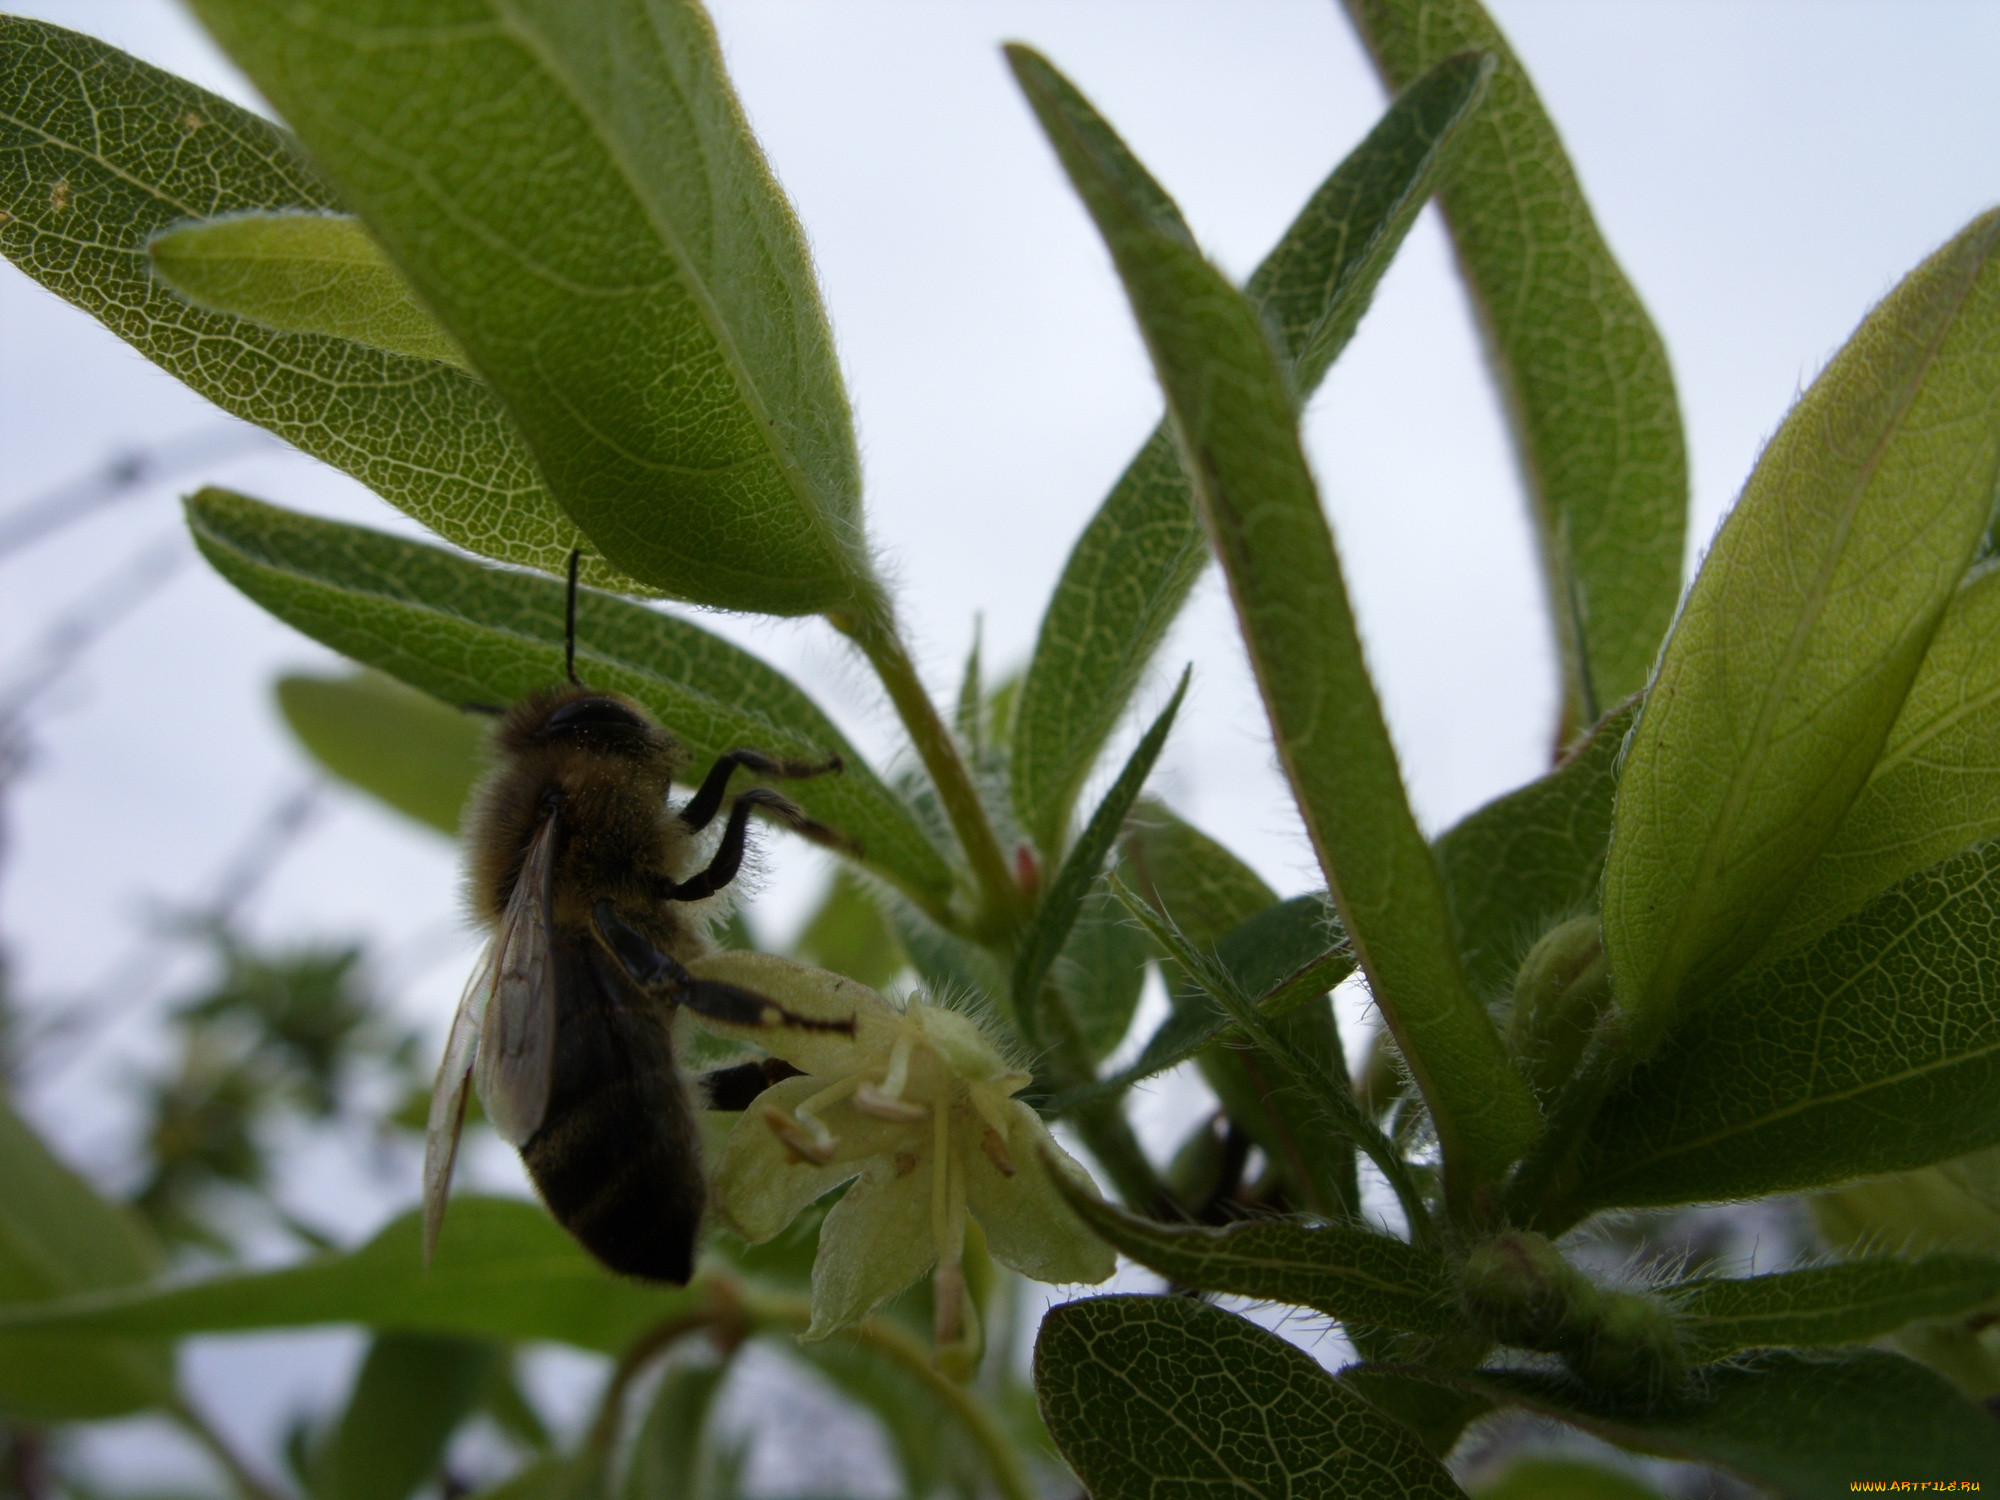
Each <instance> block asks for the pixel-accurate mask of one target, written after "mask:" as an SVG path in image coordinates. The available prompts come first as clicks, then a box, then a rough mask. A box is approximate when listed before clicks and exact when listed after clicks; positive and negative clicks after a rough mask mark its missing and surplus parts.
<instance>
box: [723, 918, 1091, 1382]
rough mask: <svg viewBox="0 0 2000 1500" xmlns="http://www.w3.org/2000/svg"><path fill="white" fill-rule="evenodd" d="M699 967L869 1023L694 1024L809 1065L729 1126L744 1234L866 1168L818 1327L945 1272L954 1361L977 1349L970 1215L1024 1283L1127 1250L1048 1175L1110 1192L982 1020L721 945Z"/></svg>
mask: <svg viewBox="0 0 2000 1500" xmlns="http://www.w3.org/2000/svg"><path fill="white" fill-rule="evenodd" d="M689 967H690V968H691V969H693V970H694V971H695V972H696V973H697V974H698V975H700V976H701V977H703V978H706V979H720V980H726V981H727V982H729V983H731V984H736V985H741V986H742V987H743V988H744V989H746V990H751V991H754V992H755V993H757V994H761V995H767V996H769V997H770V998H771V999H773V1000H775V1001H777V1002H778V1003H779V1004H780V1005H782V1006H784V1007H785V1008H786V1009H788V1010H790V1011H792V1012H793V1013H794V1014H797V1015H800V1016H803V1017H807V1018H810V1019H812V1020H817V1021H844V1020H846V1019H847V1018H849V1017H852V1018H853V1021H854V1027H853V1030H852V1032H842V1031H814V1030H806V1029H802V1028H798V1027H790V1026H774V1027H748V1026H731V1025H728V1024H725V1023H719V1022H715V1021H712V1020H709V1019H708V1018H706V1017H697V1018H696V1020H697V1021H698V1023H699V1024H701V1025H703V1026H705V1027H707V1028H708V1029H709V1030H711V1031H714V1032H716V1033H718V1034H720V1035H724V1036H729V1037H732V1038H736V1039H739V1040H742V1041H746V1042H751V1043H754V1044H755V1045H756V1046H759V1047H761V1048H763V1049H764V1050H765V1051H767V1052H769V1053H771V1054H772V1055H773V1056H775V1057H781V1058H783V1059H784V1060H785V1061H786V1062H788V1063H790V1064H791V1065H792V1066H793V1067H795V1068H798V1069H800V1070H802V1071H803V1073H804V1074H805V1076H804V1077H801V1078H788V1079H786V1080H784V1081H783V1082H782V1083H779V1084H776V1085H775V1086H773V1087H772V1088H770V1089H768V1090H766V1091H765V1092H764V1093H763V1094H762V1095H760V1096H759V1097H758V1099H757V1101H756V1102H755V1103H754V1104H752V1105H751V1107H750V1108H749V1109H748V1110H746V1111H745V1112H744V1114H743V1117H742V1118H741V1119H740V1120H739V1121H738V1122H737V1124H736V1126H735V1128H734V1129H733V1130H732V1131H731V1132H730V1135H729V1140H728V1143H727V1144H726V1146H725V1147H724V1148H723V1151H722V1156H721V1160H720V1161H719V1162H718V1163H717V1164H716V1165H715V1168H714V1172H713V1182H712V1187H713V1191H714V1198H713V1206H714V1209H715V1211H716V1213H717V1214H718V1216H719V1217H720V1219H721V1220H722V1222H723V1223H724V1224H725V1225H726V1226H727V1227H728V1228H730V1229H731V1230H733V1231H734V1232H735V1233H737V1234H740V1235H742V1236H743V1238H744V1239H746V1240H748V1241H750V1242H751V1243H752V1244H757V1243H760V1242H761V1241H764V1240H768V1239H770V1238H771V1237H772V1236H773V1235H775V1234H777V1233H779V1232H780V1231H781V1230H783V1229H784V1228H785V1226H786V1225H788V1224H790V1223H791V1222H792V1220H793V1218H794V1217H795V1216H797V1214H798V1213H799V1211H800V1210H801V1209H804V1208H805V1207H806V1206H807V1205H809V1204H811V1203H813V1202H814V1201H816V1200H817V1199H819V1198H820V1197H822V1196H824V1195H825V1194H826V1193H828V1192H830V1191H831V1190H832V1189H834V1188H836V1187H838V1186H839V1185H840V1184H841V1183H843V1182H847V1181H849V1180H851V1179H857V1178H858V1179H859V1180H858V1181H855V1182H854V1185H853V1186H852V1187H850V1188H849V1189H848V1190H847V1194H846V1196H845V1197H843V1198H842V1199H841V1200H840V1202H839V1203H837V1204H835V1205H834V1207H833V1209H832V1211H831V1212H829V1213H828V1214H827V1216H826V1222H825V1223H824V1224H823V1225H822V1226H821V1228H820V1235H819V1254H818V1257H817V1258H816V1259H815V1260H814V1261H813V1274H812V1326H811V1327H810V1328H809V1329H808V1330H807V1331H806V1333H805V1335H804V1336H805V1337H806V1338H808V1339H820V1338H825V1337H826V1336H827V1335H828V1334H830V1333H833V1332H835V1331H837V1330H838V1329H841V1328H844V1327H846V1326H847V1325H848V1324H850V1323H854V1322H857V1321H859V1320H860V1319H862V1318H865V1317H866V1316H868V1314H869V1313H871V1312H872V1311H874V1310H875V1308H877V1307H878V1306H880V1305H881V1304H882V1303H883V1302H885V1301H886V1300H888V1299H889V1298H890V1297H893V1296H894V1295H895V1294H896V1293H897V1292H900V1291H902V1290H903V1288H904V1287H906V1286H908V1285H909V1284H910V1283H911V1282H913V1281H915V1280H916V1279H917V1278H918V1277H919V1276H921V1275H923V1274H924V1273H925V1272H926V1271H929V1270H931V1269H932V1267H933V1266H935V1267H936V1276H935V1284H934V1290H935V1293H936V1296H935V1301H936V1305H937V1309H938V1311H937V1335H938V1337H937V1344H938V1350H939V1355H940V1359H941V1360H944V1361H948V1362H951V1363H957V1364H961V1365H962V1364H963V1363H964V1362H965V1360H966V1357H967V1356H971V1357H973V1358H976V1353H977V1349H978V1328H977V1322H976V1319H975V1318H974V1316H973V1313H972V1308H971V1304H970V1301H969V1299H968V1298H967V1297H966V1295H965V1282H964V1276H963V1273H962V1271H961V1269H960V1261H961V1256H962V1255H963V1252H964V1247H965V1218H966V1215H967V1214H968V1213H970V1214H971V1215H972V1217H973V1218H975V1219H977V1220H978V1221H979V1225H980V1227H981V1228H982V1229H983V1230H984V1231H985V1235H986V1245H987V1249H988V1250H989V1251H990V1252H991V1253H992V1255H993V1258H994V1259H995V1260H998V1261H999V1262H1000V1263H1001V1264H1003V1265H1007V1266H1012V1267H1013V1268H1014V1269H1015V1270H1017V1271H1019V1272H1021V1273H1022V1274H1023V1275H1024V1276H1031V1277H1033V1278H1034V1279H1035V1280H1037V1281H1050V1282H1098V1281H1102V1280H1104V1279H1105V1278H1106V1277H1107V1276H1109V1275H1110V1274H1111V1272H1112V1268H1113V1266H1114V1264H1115V1261H1116V1257H1115V1255H1114V1254H1113V1252H1112V1250H1111V1248H1110V1247H1109V1246H1108V1245H1106V1244H1105V1243H1104V1242H1103V1241H1102V1240H1100V1239H1099V1238H1098V1237H1097V1236H1096V1235H1094V1234H1092V1233H1091V1231H1090V1230H1089V1229H1087V1228H1086V1227H1085V1226H1084V1224H1083V1221H1082V1220H1080V1219H1079V1218H1078V1217H1077V1216H1076V1214H1075V1213H1074V1212H1073V1211H1072V1210H1071V1209H1070V1207H1069V1205H1068V1204H1067V1203H1066V1202H1064V1201H1063V1197H1062V1194H1061V1193H1060V1192H1059V1191H1058V1190H1057V1188H1056V1184H1055V1182H1054V1180H1053V1179H1052V1177H1051V1175H1050V1174H1051V1173H1060V1174H1062V1175H1063V1176H1064V1177H1065V1178H1067V1179H1068V1180H1069V1182H1070V1183H1071V1184H1072V1185H1073V1188H1074V1189H1076V1190H1080V1191H1083V1192H1086V1193H1090V1194H1093V1195H1094V1194H1095V1193H1096V1188H1095V1187H1094V1186H1093V1185H1092V1184H1091V1181H1090V1178H1089V1176H1088V1174H1086V1173H1085V1172H1084V1170H1083V1168H1082V1167H1080V1166H1078V1165H1077V1163H1076V1161H1075V1160H1074V1159H1073V1158H1071V1157H1070V1156H1069V1154H1068V1153H1067V1152H1065V1151H1064V1150H1063V1149H1062V1148H1061V1147H1060V1146H1058V1145H1057V1144H1056V1143H1055V1141H1054V1139H1053V1138H1052V1137H1051V1136H1050V1135H1049V1132H1048V1128H1047V1127H1046V1126H1045V1125H1043V1124H1042V1121H1041V1117H1040V1116H1039V1115H1037V1114H1036V1113H1035V1112H1034V1111H1033V1110H1032V1109H1030V1108H1029V1107H1028V1106H1027V1105H1025V1104H1023V1103H1021V1101H1020V1100H1018V1099H1016V1098H1014V1097H1013V1096H1014V1094H1015V1093H1017V1092H1018V1091H1019V1090H1020V1089H1022V1088H1023V1087H1025V1086H1026V1085H1027V1083H1028V1082H1029V1075H1028V1074H1027V1073H1024V1072H1021V1071H1019V1070H1017V1069H1016V1068H1014V1067H1013V1066H1011V1065H1010V1064H1009V1062H1008V1061H1007V1059H1006V1058H1005V1057H1003V1056H1002V1055H1001V1053H1000V1051H999V1049H998V1048H996V1047H995V1046H994V1044H993V1042H992V1041H991V1040H990V1039H989V1038H988V1037H987V1036H986V1034H985V1033H984V1032H983V1031H981V1029H980V1027H979V1025H978V1023H977V1022H976V1021H974V1020H973V1019H972V1018H971V1017H969V1016H966V1015H964V1014H962V1013H960V1012H958V1011H955V1010H946V1009H944V1008H942V1007H940V1006H935V1005H929V1004H925V1003H924V1002H922V1001H918V1000H912V1001H911V1002H910V1003H909V1004H908V1005H907V1006H905V1007H900V1008H899V1007H897V1006H896V1005H893V1004H891V1003H890V1002H889V1001H888V1000H886V999H884V998H883V997H882V996H881V995H879V994H877V993H876V992H875V991H874V990H872V989H869V988H868V987H867V986H865V985H861V984H856V983H855V982H854V981H853V980H850V979H843V978H841V977H840V976H839V975H836V974H830V973H828V972H827V971H826V970H824V969H815V968H811V967H809V966H807V965H805V964H798V963H793V962H791V961H790V960H788V959H782V958H776V957H773V956H772V955H770V954H766V953H741V952H736V953H720V954H715V955H713V956H711V957H708V958H704V959H701V960H699V961H697V962H695V963H693V964H691V965H689ZM953 1351H956V1354H957V1358H955V1359H954V1358H952V1355H953Z"/></svg>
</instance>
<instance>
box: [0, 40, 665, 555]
mask: <svg viewBox="0 0 2000 1500" xmlns="http://www.w3.org/2000/svg"><path fill="white" fill-rule="evenodd" d="M338 206H339V205H338V202H337V200H336V198H335V196H334V194H333V190H332V189H331V188H330V187H328V186H327V184H326V183H325V182H324V181H323V180H322V179H321V178H320V177H319V176H318V174H317V173H315V172H314V171H313V170H312V169H311V168H310V167H309V166H307V165H306V164H305V163H304V162H303V161H302V160H300V158H299V157H298V155H297V153H296V150H295V143H294V142H293V141H292V139H291V137H289V136H288V135H286V134H285V132H284V131H282V130H280V129H278V128H277V127H276V126H274V125H272V124H271V123H270V122H268V121H266V120H263V119H260V118H259V117H257V116H256V115H253V114H251V113H249V112H248V111H247V110H243V109H239V108H237V106H235V105H234V104H231V103H230V102H229V101H228V100H226V99H223V98H221V97H219V96H217V95H215V94H211V93H209V92H208V91H207V90H206V89H199V88H196V87H195V86H194V85H193V84H191V83H188V82H187V81H185V80H184V79H180V78H176V77H174V76H173V75H172V74H171V73H163V72H161V71H160V70H159V69H158V68H154V67H149V66H148V65H147V64H145V63H142V62H140V61H139V60H138V59H137V58H134V57H129V56H127V55H126V54H125V53H123V52H120V51H118V50H116V49H115V48H112V47H107V46H106V45H105V44H104V43H102V42H100V41H97V40H96V39H94V38H92V37H86V36H80V35H78V34H77V33H75V32H71V31H63V30H61V29H60V28H58V27H54V26H50V25H47V24H45V23H43V22H40V21H30V20H25V19H22V18H20V17H18V16H0V212H4V213H5V214H6V215H7V217H6V218H5V219H4V220H0V253H4V254H5V255H6V257H7V258H8V259H9V260H11V261H13V262H14V264H15V265H17V266H19V267H20V268H21V269H22V270H23V271H25V272H27V273H28V275H30V276H32V277H33V278H34V279H35V280H36V281H39V282H40V283H41V284H42V285H43V286H45V287H47V288H48V289H49V290H50V291H52V292H54V293H55V294H56V295H57V296H59V297H62V298H63V299H65V300H66V301H69V302H73V303H75V304H76V305H77V306H79V307H81V308H83V309H84V310H85V311H86V312H89V313H91V314H93V315H94V316H96V317H97V318H98V319H99V320H100V321H102V322H103V324H104V325H105V326H106V327H107V328H109V329H110V330H111V331H112V332H113V333H115V334H117V335H118V336H119V337H120V338H122V339H124V340H125V341H126V342H127V343H128V344H130V345H132V347H133V348H135V349H137V350H138V351H139V352H140V353H141V354H143V355H145V356H146V358H148V359H150V360H151V361H153V363H154V364H156V365H158V366H159V367H160V368H161V369H163V370H165V371H166V372H167V373H168V374H170V375H172V376H174V377H176V378H177V379H179V380H182V381H185V382H186V383H187V384H188V385H189V386H191V387H193V389H194V390H196V391H198V392H199V393H200V394H201V395H203V396H206V397H207V398H208V399H209V400H211V401H213V402H214V403H215V404H216V405H217V406H220V407H221V408H222V409H223V410H224V411H227V412H229V413H231V414H232V415H235V416H238V417H242V418H243V419H244V420H246V421H250V422H255V423H257V424H258V425H259V426H260V427H266V428H269V429H270V430H271V431H272V432H275V433H276V434H277V435H278V436H279V437H282V438H284V439H285V440H286V441H287V442H290V443H295V444H297V445H298V446H299V447H300V448H302V449H304V450H305V451H306V452H307V453H310V454H311V455H312V456H313V457H315V458H318V459H321V460H324V461H325V462H326V463H329V464H332V465H333V466H334V467H335V468H337V469H341V470H344V471H345V472H347V473H349V474H352V475H353V476H354V477H355V478H356V479H358V480H360V481H361V482H362V483H363V484H365V485H367V486H368V487H369V488H370V489H372V490H374V491H375V493H376V494H378V495H380V496H382V498H383V499H385V500H387V501H389V502H390V503H391V504H392V505H395V506H397V507H398V508H400V509H402V510H405V511H407V512H408V513H409V514H411V515H412V516H415V517H416V518H417V519H418V520H419V521H422V522H423V523H424V524H425V525H426V526H428V527H430V528H431V529H432V530H433V531H435V532H437V533H438V535H440V536H442V537H444V538H445V539H446V540H447V541H451V542H455V543H457V544H458V545H459V546H461V547H466V548H469V549H470V550H472V551H474V552H478V553H481V554H483V555H484V556H487V557H492V558H497V559H499V560H501V561H503V562H511V563H519V564H521V565H523V566H525V567H533V568H540V569H542V570H544V571H545V572H551V573H559V572H561V571H562V569H563V566H564V562H565V559H567V557H568V556H569V552H570V549H571V548H572V547H575V546H577V545H579V541H580V539H579V537H578V535H577V530H576V526H575V524H574V523H573V522H571V520H570V519H569V517H568V516H566V515H564V514H563V512H562V510H561V509H560V508H559V507H558V506H557V505H556V503H555V501H554V500H553V499H552V498H551V497H550V496H549V494H548V492H547V490H545V489H544V488H543V486H542V480H541V476H540V475H539V473H538V472H537V471H536V468H535V464H534V461H533V460H532V459H531V458H530V457H529V455H528V449H527V445H526V444H525V443H523V442H522V441H521V438H520V436H519V434H518V433H517V432H516V431H515V429H514V424H513V422H512V421H511V419H509V417H508V416H507V414H506V412H505V411H504V410H502V408H501V406H500V403H499V402H498V401H497V400H496V399H495V398H494V396H493V393H492V392H491V391H490V390H489V389H488V388H487V387H486V386H485V385H484V384H483V383H481V382H480V381H478V380H476V379H474V378H473V377H472V376H470V375H468V374H466V373H465V372H464V371H462V370H458V369H454V368H453V367H452V366H450V365H446V364H440V363H439V362H438V361H436V360H434V359H412V358H410V357H409V356H407V355H399V354H390V353H388V352H386V351H384V350H380V349H371V348H369V347H367V346H365V345H362V344H357V343H355V342H353V341H352V340H350V339H344V338H329V337H326V336H324V335H318V334H300V333H280V332H277V331H275V330H272V329H268V328H263V327H260V326H259V325H257V324H255V323H251V322H248V321H246V320H244V319H242V318H236V317H231V316H229V315H227V314H224V313H217V312H210V311H207V310H205V309H203V308H199V307H194V306H191V305H189V304H188V303H187V302H186V301H184V300H183V299H182V298H180V297H177V296H175V295H174V293H173V292H172V291H170V290H169V289H168V288H167V287H166V285H165V284H164V283H162V282H160V281H157V280H155V279H154V277H153V275H152V273H151V269H150V267H149V265H148V262H147V257H146V241H147V238H148V236H150V235H152V234H153V233H154V232H155V231H157V230H160V229H164V228H166V227H168V226H170V225H173V224H177V223H180V222H182V221H183V220H188V219H214V218H218V217H221V216H223V215H226V214H233V213H245V212H257V211H263V210H284V209H291V210H301V209H303V210H309V211H322V210H333V209H337V208H338ZM585 576H586V577H588V578H590V579H591V580H592V581H594V582H597V583H600V584H608V585H609V586H611V587H613V588H618V589H621V590H622V591H626V592H630V591H634V590H639V589H640V586H639V585H636V584H634V583H632V582H631V581H630V580H629V579H626V578H625V577H624V576H623V575H622V574H620V573H618V572H615V571H613V570H612V569H610V568H608V567H606V566H605V565H604V564H602V563H601V562H599V561H598V560H597V559H596V558H594V557H593V558H592V559H591V560H590V561H589V563H588V565H587V569H586V574H585ZM641 591H643V590H641Z"/></svg>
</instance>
